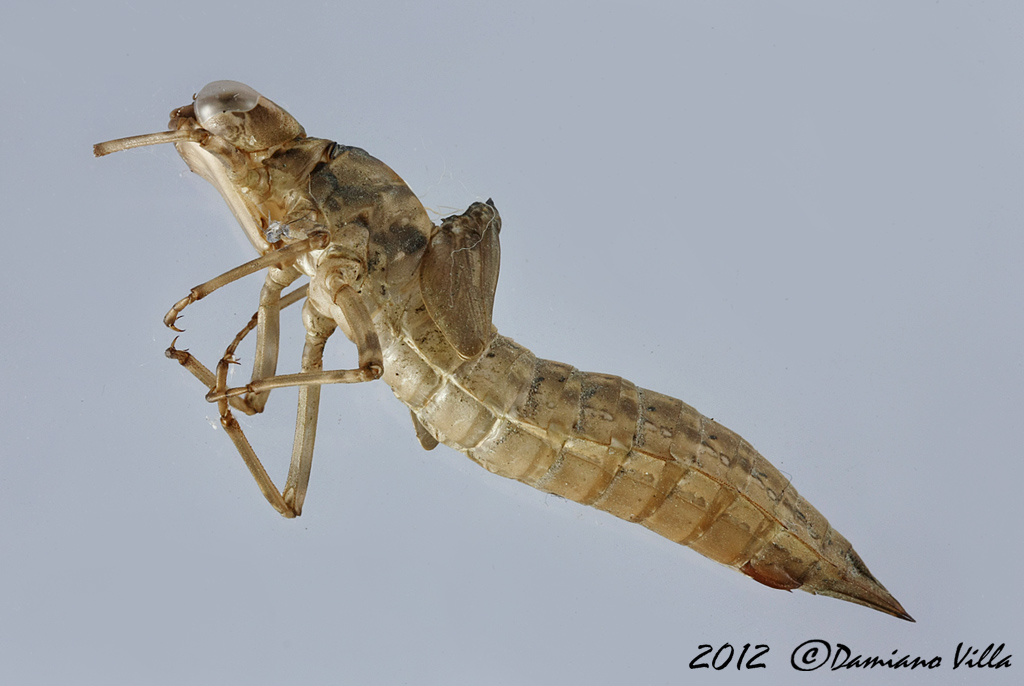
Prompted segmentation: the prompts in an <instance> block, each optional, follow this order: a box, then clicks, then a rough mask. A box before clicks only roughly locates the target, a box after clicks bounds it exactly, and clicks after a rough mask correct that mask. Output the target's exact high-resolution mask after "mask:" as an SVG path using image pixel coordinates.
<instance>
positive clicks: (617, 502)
mask: <svg viewBox="0 0 1024 686" xmlns="http://www.w3.org/2000/svg"><path fill="white" fill-rule="evenodd" d="M424 330H425V329H423V328H421V329H420V331H424ZM434 335H435V334H424V336H423V337H422V338H421V339H420V340H419V341H416V340H412V341H407V342H408V343H411V347H408V348H406V347H404V346H402V344H401V343H400V342H399V341H397V340H396V341H394V345H392V346H388V347H389V348H390V350H391V353H390V354H388V357H390V358H391V359H390V361H389V360H387V359H386V362H385V374H386V376H387V368H388V364H389V363H390V364H398V365H401V366H408V365H414V366H419V365H420V364H423V363H426V367H429V369H422V370H421V371H420V373H419V374H418V375H405V374H402V373H399V374H396V378H398V377H403V376H404V377H405V378H406V379H409V380H408V381H405V382H402V381H400V380H398V381H393V382H392V383H391V385H392V387H393V388H394V390H395V393H396V395H398V396H399V398H401V399H402V400H403V401H404V402H406V404H408V405H409V406H410V408H411V409H412V410H413V412H414V413H415V414H416V416H417V417H418V419H419V421H420V422H421V423H422V424H423V425H424V426H426V427H427V428H428V430H429V431H431V433H433V434H434V436H435V437H436V438H437V439H438V440H439V441H441V442H442V443H445V444H447V445H449V446H451V447H453V448H456V449H458V450H460V451H462V452H464V453H465V454H466V455H468V456H469V457H470V458H471V459H473V460H474V461H476V462H477V463H479V464H480V465H482V466H483V467H485V468H486V469H488V470H489V471H492V472H494V473H496V474H500V475H501V476H506V477H509V478H513V479H517V480H519V481H522V482H524V483H526V484H529V485H531V486H534V487H535V488H538V489H541V490H544V491H547V492H549V493H554V494H556V495H559V496H562V497H565V498H568V499H570V500H574V501H576V502H579V503H583V504H586V505H591V506H593V507H596V508H598V509H601V510H605V511H606V512H610V513H611V514H614V515H616V516H617V517H621V518H622V519H625V520H628V521H631V522H638V523H640V524H642V525H643V526H645V527H647V528H649V529H651V530H653V531H655V532H657V533H659V534H661V535H662V536H665V537H666V538H669V539H671V540H673V541H676V542H678V543H681V544H683V545H686V546H689V547H691V548H693V549H694V550H696V551H698V552H700V553H701V554H703V555H705V556H707V557H709V558H711V559H713V560H716V561H718V562H721V563H723V564H726V565H730V566H733V567H735V568H737V569H739V570H740V571H742V572H744V573H745V574H747V575H749V576H751V577H753V578H754V579H756V580H757V581H760V582H761V583H764V584H766V585H768V586H771V587H773V588H783V589H794V588H803V589H804V590H807V591H810V592H812V593H822V594H826V595H832V596H836V597H840V598H843V599H846V600H851V601H853V602H857V603H861V604H864V605H868V606H870V607H874V608H876V609H880V610H882V611H884V612H889V613H890V614H897V615H899V614H900V613H902V608H900V606H899V604H898V603H896V601H895V600H893V599H892V597H891V596H890V595H889V594H888V592H887V591H885V589H884V588H883V587H882V586H881V584H879V583H878V581H877V580H875V579H874V577H873V576H871V574H870V572H868V570H867V568H866V567H865V566H864V563H863V562H862V561H861V560H860V558H859V557H858V556H857V554H856V553H855V552H854V550H853V548H852V547H851V546H850V544H849V542H847V541H846V539H845V538H843V537H842V536H841V535H840V534H839V533H838V532H836V531H835V530H833V529H832V527H831V526H829V524H828V521H827V520H826V519H825V518H824V517H823V516H822V515H821V514H820V513H819V512H818V511H817V510H815V509H814V508H813V507H812V506H811V505H810V504H808V503H807V502H806V501H804V500H803V499H802V498H800V496H799V495H798V494H797V492H796V490H795V489H794V488H792V486H790V484H789V481H788V480H787V479H786V478H785V477H784V476H783V475H782V474H781V473H780V472H779V471H778V470H777V469H776V468H775V467H774V466H772V465H771V464H770V463H769V462H768V461H767V460H765V459H764V458H763V457H761V455H760V454H758V453H757V452H756V451H755V450H754V449H753V448H752V447H751V446H750V445H749V444H748V443H747V442H746V441H744V440H743V439H742V438H741V437H740V436H738V435H737V434H735V433H734V432H732V431H730V430H729V429H726V428H725V427H723V426H721V425H720V424H718V423H717V422H715V421H713V420H711V419H708V418H706V417H704V416H702V415H701V414H700V413H699V412H697V411H696V410H694V409H693V408H692V407H690V406H689V405H687V404H685V403H683V402H682V401H680V400H677V399H675V398H671V397H669V396H666V395H662V394H661V393H656V392H654V391H649V390H646V389H643V388H639V387H637V386H635V385H634V384H632V383H631V382H629V381H627V380H625V379H622V378H620V377H617V376H610V375H607V374H595V373H589V372H581V371H579V370H577V369H575V368H574V367H571V366H570V365H567V364H562V363H560V362H552V361H549V360H543V359H539V358H537V357H536V356H534V355H533V354H532V353H531V352H530V351H529V350H527V349H526V348H524V347H522V346H520V345H518V344H517V343H515V341H513V340H511V339H508V338H505V337H502V336H497V337H495V339H494V341H493V342H492V343H491V345H490V346H489V347H488V349H487V350H486V351H485V352H484V354H482V355H481V356H480V357H478V358H475V359H473V360H469V361H462V360H460V359H458V357H457V356H456V355H455V354H454V352H447V351H446V348H448V346H443V345H440V341H439V340H436V339H432V336H434ZM436 335H438V336H439V335H440V334H436ZM424 349H428V350H432V351H434V353H433V354H431V355H426V354H424V353H423V352H422V351H423V350H424ZM449 350H450V349H449ZM438 351H440V354H438ZM414 358H419V359H414ZM407 371H411V370H407ZM412 378H418V379H420V381H421V383H414V382H413V381H412V380H411V379H412Z"/></svg>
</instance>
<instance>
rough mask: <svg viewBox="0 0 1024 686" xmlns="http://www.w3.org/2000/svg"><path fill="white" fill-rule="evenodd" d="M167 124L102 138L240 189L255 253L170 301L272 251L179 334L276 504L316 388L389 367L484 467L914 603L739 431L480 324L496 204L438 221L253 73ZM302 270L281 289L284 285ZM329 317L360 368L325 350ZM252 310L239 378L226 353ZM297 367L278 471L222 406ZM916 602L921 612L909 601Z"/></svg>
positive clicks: (877, 602)
mask: <svg viewBox="0 0 1024 686" xmlns="http://www.w3.org/2000/svg"><path fill="white" fill-rule="evenodd" d="M169 128H170V131H167V132H163V133H154V134H148V135H143V136H134V137H131V138H122V139H119V140H115V141H109V142H106V143H100V144H99V145H97V146H96V147H95V154H96V155H97V156H101V155H106V154H108V153H111V152H115V151H118V150H125V149H127V148H132V147H137V146H142V145H153V144H157V143H174V144H175V146H176V147H177V149H178V152H179V153H180V154H181V156H182V158H183V159H184V160H185V162H186V164H188V166H189V167H190V168H191V169H192V171H194V172H196V173H197V174H199V175H200V176H202V177H203V178H205V179H207V180H208V181H209V182H210V183H212V184H213V185H214V186H215V187H216V188H217V190H218V191H220V193H221V195H222V196H223V197H224V199H225V201H227V203H228V205H229V206H230V207H231V210H232V212H233V213H234V215H235V217H236V218H237V219H238V222H239V223H240V224H241V226H242V229H243V230H244V231H245V233H246V236H247V237H248V238H249V240H250V242H251V243H252V245H253V246H254V247H255V248H256V250H257V252H258V253H259V257H257V258H256V259H254V260H252V261H251V262H247V263H246V264H243V265H241V266H239V267H236V268H235V269H232V270H230V271H228V272H226V273H224V274H222V275H221V276H218V277H217V278H215V279H212V280H210V281H208V282H206V283H204V284H202V285H200V286H197V287H195V288H193V289H192V290H191V292H190V293H189V294H188V295H187V296H186V297H184V298H182V299H181V300H180V301H178V302H177V303H176V304H175V305H174V307H173V308H171V310H170V312H168V313H167V315H166V317H165V318H164V323H165V324H167V326H169V327H170V328H172V329H175V330H178V329H177V328H176V327H175V320H176V319H177V317H178V315H179V314H180V313H181V311H182V310H183V309H184V308H185V307H187V306H188V305H190V304H191V303H193V302H195V301H197V300H199V299H200V298H203V297H205V296H207V295H209V294H210V293H211V292H213V291H214V290H216V289H218V288H220V287H221V286H224V285H225V284H228V283H230V282H232V281H235V280H236V279H239V278H241V277H243V276H245V275H248V274H252V273H255V272H258V271H263V270H266V279H265V281H264V285H263V290H262V292H261V293H260V299H259V309H258V311H257V313H256V316H254V317H253V320H252V321H251V322H250V323H249V324H248V325H247V326H246V327H245V328H244V329H243V330H242V331H241V332H240V333H239V334H238V336H236V337H235V340H234V341H233V342H232V343H231V345H230V346H229V347H228V349H227V352H226V353H225V354H224V357H223V358H221V360H220V362H219V363H218V364H217V366H216V371H215V372H214V371H210V370H209V369H208V368H207V367H205V366H204V365H203V364H201V363H200V362H199V361H198V360H197V359H196V358H194V357H193V356H192V355H191V354H189V353H188V352H186V351H183V350H178V349H177V348H175V347H174V345H173V343H172V345H171V347H170V348H169V349H168V350H167V355H168V357H171V358H173V359H176V360H177V361H178V362H180V363H181V364H182V365H183V366H184V367H185V368H186V369H188V370H189V371H190V372H191V373H192V374H194V375H195V376H196V378H198V379H199V380H200V381H201V382H202V383H203V384H204V385H205V386H206V387H207V388H208V389H209V393H208V394H207V396H206V397H207V399H208V400H209V401H210V402H215V403H217V404H218V407H219V410H220V417H221V423H222V424H223V426H224V428H225V429H226V430H227V432H228V435H229V436H230V437H231V439H232V440H233V441H234V443H235V445H236V446H237V448H238V451H239V453H241V455H242V458H243V459H244V460H245V463H246V464H247V465H248V467H249V469H250V470H251V471H252V474H253V476H254V477H255V478H256V482H257V483H258V484H259V487H260V489H261V490H262V491H263V494H264V495H265V496H266V498H267V500H268V501H270V504H271V505H273V506H274V508H275V509H276V510H277V511H278V512H280V513H281V514H282V515H284V516H285V517H296V516H298V515H299V514H300V513H301V512H302V504H303V500H304V498H305V494H306V486H307V484H308V480H309V471H310V465H311V463H312V458H313V442H314V437H315V434H316V423H317V408H318V405H319V398H320V388H321V386H323V385H325V384H335V383H356V382H361V381H372V380H374V379H383V380H384V381H385V382H386V383H387V384H388V385H389V386H390V387H391V389H392V390H393V391H394V393H395V395H396V396H397V397H398V399H399V400H401V401H402V402H404V403H405V404H406V405H407V406H408V407H409V409H410V410H411V412H412V421H413V425H414V427H415V429H416V434H417V436H418V437H419V440H420V443H421V444H422V445H423V447H424V448H426V449H428V450H429V449H431V448H433V447H435V446H436V445H437V444H438V442H441V443H445V444H446V445H449V446H451V447H452V448H455V449H456V450H459V451H461V452H463V453H465V454H466V455H467V456H468V457H469V458H470V459H472V460H473V461H474V462H477V463H478V464H480V465H481V466H483V467H484V468H486V469H488V470H489V471H492V472H495V473H497V474H500V475H502V476H506V477H510V478H513V479H517V480H519V481H522V482H524V483H527V484H529V485H531V486H534V487H536V488H539V489H542V490H544V491H547V492H549V493H555V494H557V495H560V496H563V497H565V498H569V499H571V500H575V501H576V502H579V503H584V504H587V505H592V506H594V507H597V508H599V509H602V510H605V511H607V512H610V513H612V514H614V515H616V516H618V517H621V518H623V519H626V520H628V521H631V522H638V523H640V524H643V525H644V526H646V527H647V528H649V529H651V530H653V531H655V532H657V533H659V534H661V535H663V536H665V537H666V538H669V539H671V540H673V541H676V542H679V543H682V544H684V545H687V546H690V547H691V548H694V549H695V550H697V551H698V552H700V553H701V554H703V555H706V556H707V557H709V558H711V559H713V560H716V561H718V562H721V563H723V564H726V565H729V566H732V567H735V568H736V569H738V570H740V571H741V572H743V573H744V574H747V575H748V576H751V577H753V578H754V579H756V580H757V581H760V582H761V583H763V584H766V585H768V586H771V587H772V588H781V589H795V588H800V589H803V590H805V591H809V592H811V593H817V594H823V595H830V596H834V597H837V598H841V599H843V600H848V601H851V602H854V603H860V604H862V605H866V606H868V607H872V608H874V609H876V610H880V611H882V612H886V613H888V614H891V615H894V616H896V617H900V618H902V619H907V620H911V617H910V615H908V614H907V613H906V612H905V611H904V610H903V608H902V607H901V606H900V604H899V603H898V602H897V601H896V599H895V598H893V597H892V596H891V595H890V594H889V592H888V591H886V590H885V588H884V587H883V586H882V585H881V584H880V583H879V582H878V581H877V580H876V579H875V578H874V577H873V576H872V575H871V573H870V572H869V571H868V569H867V567H866V566H865V565H864V563H863V562H862V561H861V559H860V557H859V556H858V555H857V553H856V552H854V550H853V547H852V546H851V545H850V543H849V542H848V541H847V540H846V539H845V538H843V537H842V536H841V535H840V534H839V533H838V532H837V531H835V530H834V529H832V527H831V526H830V525H829V523H828V521H827V520H826V519H825V518H824V517H823V516H822V515H821V514H820V513H819V512H818V511H817V510H816V509H814V508H813V507H812V506H811V505H810V504H809V503H807V502H806V501H804V500H803V499H802V498H801V497H800V496H799V495H798V494H797V492H796V490H795V489H794V488H792V487H791V486H790V484H789V481H788V480H787V479H786V478H785V477H784V476H783V475H782V474H780V473H779V471H778V470H777V469H775V467H773V466H772V465H771V464H770V463H769V462H768V461H767V460H765V459H764V458H763V457H761V455H760V454H758V453H757V452H756V451H755V450H754V449H753V448H752V447H751V446H750V445H749V444H748V443H747V442H746V441H744V440H743V439H742V438H741V437H740V436H738V435H736V434H735V433H733V432H732V431H730V430H729V429H726V428H725V427H723V426H721V425H720V424H718V423H716V422H715V421H713V420H711V419H708V418H706V417H704V416H702V415H701V414H700V413H699V412H697V411H696V410H694V409H693V408H692V407H690V406H689V405H686V404H685V403H683V402H681V401H679V400H676V399H675V398H670V397H668V396H665V395H662V394H660V393H655V392H653V391H648V390H646V389H643V388H638V387H637V386H635V385H634V384H632V383H630V382H629V381H626V380H625V379H622V378H620V377H617V376H609V375H607V374H594V373H589V372H581V371H579V370H577V369H575V368H573V367H571V366H569V365H567V364H562V363H559V362H551V361H548V360H542V359H539V358H537V357H535V356H534V355H533V354H532V353H531V352H530V351H529V350H527V349H526V348H524V347H522V346H521V345H519V344H517V343H516V342H514V341H513V340H511V339H509V338H505V337H504V336H500V335H498V333H497V331H496V330H495V329H494V327H493V326H492V324H491V312H492V306H493V302H494V291H495V287H496V285H497V281H498V262H499V246H498V232H499V230H500V228H501V220H500V218H499V216H498V211H497V210H496V209H495V207H494V204H493V203H491V202H490V201H488V202H487V203H474V204H473V205H471V206H470V208H469V209H468V210H467V211H466V212H465V213H463V214H461V215H458V216H452V217H448V218H447V219H445V220H443V221H442V222H441V225H440V226H435V225H434V224H433V222H431V220H430V219H429V218H428V216H427V212H426V210H425V209H424V208H423V205H422V204H421V203H420V201H419V200H418V199H417V198H416V196H415V195H414V194H413V192H412V191H411V190H410V189H409V187H408V186H406V184H405V182H404V181H402V179H401V178H399V176H398V175H397V174H395V172H393V171H392V170H391V169H390V168H389V167H388V166H387V165H385V164H384V163H382V162H380V161H379V160H377V159H375V158H373V157H371V156H370V155H368V154H367V153H366V152H364V151H363V150H361V149H359V148H353V147H349V146H344V145H339V144H338V143H334V142H331V141H327V140H322V139H318V138H309V137H307V136H306V134H305V131H304V130H303V128H302V126H300V125H299V123H298V122H297V121H296V120H295V119H294V118H293V117H292V116H291V115H290V114H288V113H287V112H285V111H284V110H283V109H282V108H281V107H279V106H277V105H276V104H274V103H273V102H271V101H270V100H267V99H266V98H264V97H263V96H261V95H259V94H258V93H257V92H256V91H254V90H253V89H251V88H249V87H248V86H245V85H244V84H241V83H237V82H233V81H217V82H214V83H211V84H209V85H207V86H206V87H205V88H203V89H202V90H201V91H200V92H199V94H198V95H197V96H196V97H195V101H194V102H193V104H191V105H186V106H185V107H181V108H178V109H176V110H174V111H173V112H172V113H171V121H170V127H169ZM301 276H306V277H308V278H309V283H308V285H307V286H303V287H301V288H299V289H298V290H296V291H293V292H291V293H289V294H287V295H282V293H283V292H284V289H285V288H286V287H288V286H289V285H290V284H292V283H293V282H294V281H296V280H297V279H299V278H300V277H301ZM300 300H304V301H305V302H304V306H303V313H302V318H303V323H304V324H305V328H306V344H305V348H304V350H303V353H302V371H301V372H299V373H297V374H288V375H277V374H276V368H277V357H278V335H279V323H278V322H279V313H280V310H281V309H282V308H284V307H286V306H288V305H290V304H292V303H294V302H298V301H300ZM335 328H340V329H341V330H342V331H343V332H344V334H345V335H346V336H347V337H348V338H349V339H350V340H352V341H353V342H354V343H355V344H356V348H357V349H358V352H359V366H358V368H357V369H347V370H324V369H323V363H322V358H323V350H324V345H325V343H326V342H327V339H328V338H329V337H330V336H331V334H332V333H334V330H335ZM253 329H255V330H256V339H257V341H256V353H255V360H254V363H253V372H252V380H251V382H250V383H249V384H247V385H245V386H243V387H238V388H229V387H228V385H227V370H228V365H229V364H231V363H233V362H234V361H235V359H234V351H235V349H236V347H237V346H238V344H239V343H240V342H241V341H242V339H243V338H244V337H245V336H246V335H247V334H248V333H249V332H250V331H252V330H253ZM283 386H298V387H299V410H298V420H297V422H296V429H295V442H294V447H293V451H292V459H291V467H290V469H289V472H288V478H287V481H286V482H285V486H284V489H283V490H281V491H279V490H278V489H277V487H276V486H275V485H274V483H273V482H272V481H271V479H270V477H269V476H268V475H267V473H266V471H265V470H264V468H263V466H262V465H261V464H260V461H259V459H257V457H256V454H255V452H254V451H253V449H252V447H251V446H250V445H249V442H248V440H246V438H245V436H244V434H243V433H242V430H241V428H240V427H239V425H238V423H237V422H236V420H235V418H234V416H233V415H232V409H235V410H238V411H240V412H244V413H246V414H256V413H259V412H261V411H262V410H263V408H264V406H265V405H266V402H267V398H268V396H269V394H270V391H271V390H272V389H274V388H280V387H283ZM911 621H913V620H911Z"/></svg>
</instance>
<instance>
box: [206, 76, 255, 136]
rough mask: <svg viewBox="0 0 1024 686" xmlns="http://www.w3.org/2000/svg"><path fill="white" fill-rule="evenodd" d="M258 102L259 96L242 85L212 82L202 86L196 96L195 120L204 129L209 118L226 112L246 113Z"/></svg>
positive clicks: (232, 82)
mask: <svg viewBox="0 0 1024 686" xmlns="http://www.w3.org/2000/svg"><path fill="white" fill-rule="evenodd" d="M259 101H260V94H259V93H257V92H256V91H254V90H253V89H252V88H250V87H249V86H246V85H245V84H244V83H239V82H238V81H214V82H213V83H208V84H206V85H205V86H203V90H201V91H199V95H197V96H196V102H195V113H196V120H197V121H198V122H199V125H200V126H202V127H204V128H205V127H206V124H207V122H208V121H210V119H211V118H213V117H216V116H217V115H219V114H226V113H228V112H248V111H249V110H251V109H253V108H254V107H256V105H257V104H259Z"/></svg>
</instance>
